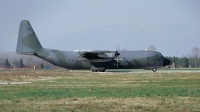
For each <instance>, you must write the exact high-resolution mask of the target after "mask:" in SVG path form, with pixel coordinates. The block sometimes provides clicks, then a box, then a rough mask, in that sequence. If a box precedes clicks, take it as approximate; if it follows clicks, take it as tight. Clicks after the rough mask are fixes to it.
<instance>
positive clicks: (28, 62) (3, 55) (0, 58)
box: [0, 52, 54, 68]
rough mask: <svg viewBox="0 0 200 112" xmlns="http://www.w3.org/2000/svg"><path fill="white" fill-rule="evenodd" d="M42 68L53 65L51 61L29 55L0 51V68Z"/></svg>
mask: <svg viewBox="0 0 200 112" xmlns="http://www.w3.org/2000/svg"><path fill="white" fill-rule="evenodd" d="M34 65H35V66H36V68H43V67H45V66H50V67H52V66H54V65H52V64H51V63H49V62H47V61H45V60H43V59H40V58H37V57H35V56H31V55H18V54H17V53H15V52H0V68H33V67H34Z"/></svg>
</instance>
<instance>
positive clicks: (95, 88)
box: [0, 71, 200, 111]
mask: <svg viewBox="0 0 200 112" xmlns="http://www.w3.org/2000/svg"><path fill="white" fill-rule="evenodd" d="M0 80H1V81H9V82H12V81H28V82H32V83H30V84H23V85H12V84H8V85H0V111H30V110H32V111H200V103H199V102H200V73H126V72H125V73H124V72H122V73H114V74H111V73H108V74H107V73H91V72H87V71H74V72H68V71H36V72H27V71H26V72H23V71H15V72H1V73H0Z"/></svg>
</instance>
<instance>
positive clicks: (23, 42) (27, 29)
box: [16, 20, 42, 54]
mask: <svg viewBox="0 0 200 112" xmlns="http://www.w3.org/2000/svg"><path fill="white" fill-rule="evenodd" d="M41 49H42V45H41V44H40V42H39V40H38V38H37V36H36V34H35V32H34V30H33V28H32V27H31V24H30V23H29V21H28V20H22V21H21V23H20V27H19V35H18V42H17V49H16V53H18V54H35V53H36V52H37V51H40V50H41Z"/></svg>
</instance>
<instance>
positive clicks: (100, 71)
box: [92, 70, 105, 72]
mask: <svg viewBox="0 0 200 112" xmlns="http://www.w3.org/2000/svg"><path fill="white" fill-rule="evenodd" d="M92 72H105V70H92Z"/></svg>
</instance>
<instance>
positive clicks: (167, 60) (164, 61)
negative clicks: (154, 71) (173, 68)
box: [163, 58, 170, 66]
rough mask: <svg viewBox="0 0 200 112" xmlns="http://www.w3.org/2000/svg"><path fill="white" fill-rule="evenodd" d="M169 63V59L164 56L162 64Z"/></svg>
mask: <svg viewBox="0 0 200 112" xmlns="http://www.w3.org/2000/svg"><path fill="white" fill-rule="evenodd" d="M169 64H170V60H169V59H166V58H164V60H163V66H166V65H169Z"/></svg>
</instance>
